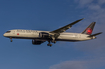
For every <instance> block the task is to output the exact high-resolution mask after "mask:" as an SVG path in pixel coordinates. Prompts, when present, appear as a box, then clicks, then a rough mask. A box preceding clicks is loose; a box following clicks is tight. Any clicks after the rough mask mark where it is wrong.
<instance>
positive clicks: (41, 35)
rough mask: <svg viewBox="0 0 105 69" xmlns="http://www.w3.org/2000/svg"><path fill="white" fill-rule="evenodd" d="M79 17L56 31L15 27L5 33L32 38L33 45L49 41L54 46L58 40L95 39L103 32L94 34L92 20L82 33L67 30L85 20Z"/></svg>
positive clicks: (11, 36)
mask: <svg viewBox="0 0 105 69" xmlns="http://www.w3.org/2000/svg"><path fill="white" fill-rule="evenodd" d="M83 19H84V18H82V19H79V20H76V21H74V22H72V23H70V24H68V25H66V26H64V27H61V28H59V29H56V30H54V31H38V30H23V29H14V30H9V31H7V32H6V33H4V34H3V36H4V37H8V38H10V39H11V42H12V38H18V39H32V44H33V45H40V44H42V43H44V42H45V41H48V44H47V46H50V47H51V46H52V44H51V42H52V43H56V41H69V42H77V41H86V40H91V39H95V38H96V37H95V36H97V35H99V34H101V33H102V32H99V33H96V34H92V31H93V29H94V26H95V24H96V22H92V23H91V24H90V25H89V26H88V27H87V28H86V29H85V30H84V31H83V32H81V33H70V32H65V31H66V30H68V29H69V28H71V27H72V26H73V25H74V24H76V23H78V22H79V21H81V20H83ZM91 34H92V35H91Z"/></svg>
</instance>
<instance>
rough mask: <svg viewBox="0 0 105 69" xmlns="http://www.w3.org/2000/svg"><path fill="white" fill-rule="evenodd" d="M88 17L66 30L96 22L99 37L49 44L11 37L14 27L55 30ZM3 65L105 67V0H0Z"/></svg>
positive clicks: (0, 68) (9, 68)
mask: <svg viewBox="0 0 105 69" xmlns="http://www.w3.org/2000/svg"><path fill="white" fill-rule="evenodd" d="M81 18H85V19H84V20H82V21H81V22H79V23H78V24H76V25H74V26H73V27H72V28H71V29H69V30H67V32H76V33H80V32H82V31H83V30H84V29H85V28H86V27H87V26H88V25H89V24H90V23H91V22H93V21H95V22H97V23H96V25H95V28H94V31H93V33H98V32H103V34H101V35H98V36H97V39H94V40H90V41H83V42H76V43H73V42H57V43H56V44H53V46H52V47H48V46H47V43H48V42H45V43H43V44H42V45H32V40H24V39H13V42H12V43H11V42H10V39H8V38H5V37H3V34H4V33H5V32H6V31H8V30H11V29H27V30H47V31H53V30H55V29H58V28H60V27H62V26H64V25H67V24H69V23H71V22H73V21H75V20H78V19H81ZM0 32H1V33H0V42H1V43H0V69H105V34H104V32H105V0H0Z"/></svg>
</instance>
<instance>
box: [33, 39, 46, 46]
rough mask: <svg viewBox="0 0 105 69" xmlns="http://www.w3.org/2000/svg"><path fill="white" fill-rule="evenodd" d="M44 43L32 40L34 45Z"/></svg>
mask: <svg viewBox="0 0 105 69" xmlns="http://www.w3.org/2000/svg"><path fill="white" fill-rule="evenodd" d="M43 42H44V41H37V40H34V39H33V40H32V44H33V45H40V44H41V43H43Z"/></svg>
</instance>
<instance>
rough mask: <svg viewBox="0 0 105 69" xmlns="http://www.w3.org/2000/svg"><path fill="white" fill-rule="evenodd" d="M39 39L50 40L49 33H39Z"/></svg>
mask: <svg viewBox="0 0 105 69" xmlns="http://www.w3.org/2000/svg"><path fill="white" fill-rule="evenodd" d="M39 37H40V38H49V33H46V32H41V33H39Z"/></svg>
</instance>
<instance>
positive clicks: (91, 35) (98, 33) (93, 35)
mask: <svg viewBox="0 0 105 69" xmlns="http://www.w3.org/2000/svg"><path fill="white" fill-rule="evenodd" d="M99 34H102V32H100V33H96V34H93V35H90V36H88V37H93V36H96V35H99Z"/></svg>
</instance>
